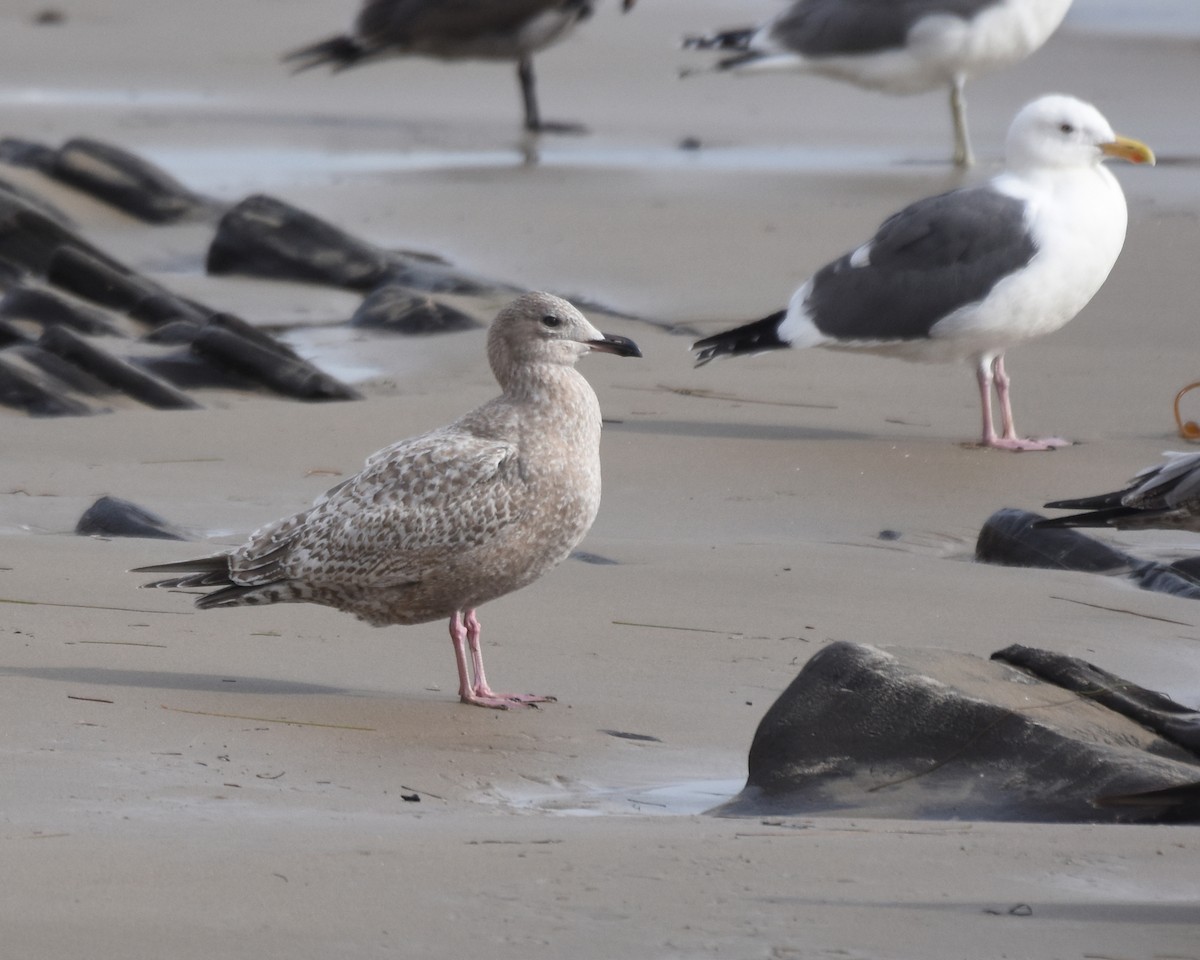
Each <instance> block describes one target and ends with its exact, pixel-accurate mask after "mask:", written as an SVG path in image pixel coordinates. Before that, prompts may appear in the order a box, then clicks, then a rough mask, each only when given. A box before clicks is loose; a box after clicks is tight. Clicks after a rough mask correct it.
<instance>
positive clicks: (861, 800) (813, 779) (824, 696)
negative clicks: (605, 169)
mask: <svg viewBox="0 0 1200 960" xmlns="http://www.w3.org/2000/svg"><path fill="white" fill-rule="evenodd" d="M749 771H750V772H749V777H748V779H747V781H746V786H745V788H744V789H743V790H742V792H741V793H740V794H738V796H736V797H735V798H734V799H733V800H731V801H729V802H728V803H727V804H724V805H723V806H721V807H718V808H717V809H716V810H715V811H713V812H715V813H718V814H725V815H742V816H762V815H768V814H769V815H781V814H782V815H811V814H814V813H833V814H839V815H853V816H878V817H903V818H914V817H915V818H937V819H984V820H1020V821H1045V822H1053V821H1057V822H1163V821H1178V820H1187V821H1193V820H1200V806H1198V805H1197V804H1196V803H1195V802H1192V803H1190V804H1189V803H1187V802H1185V801H1183V800H1181V799H1180V793H1182V794H1183V796H1184V797H1185V798H1186V796H1188V795H1189V791H1194V790H1195V788H1196V786H1197V785H1198V784H1200V764H1197V763H1196V762H1195V758H1194V757H1193V756H1192V755H1191V754H1190V753H1189V752H1188V751H1186V750H1184V749H1183V748H1181V747H1179V746H1177V745H1176V744H1174V743H1171V742H1170V741H1168V740H1166V739H1164V738H1162V737H1159V736H1156V735H1155V734H1153V733H1152V732H1151V731H1149V730H1147V729H1146V728H1145V727H1143V726H1141V725H1140V724H1138V723H1135V722H1133V721H1132V720H1130V719H1129V718H1128V717H1125V716H1122V715H1121V714H1119V713H1116V712H1114V711H1112V710H1109V709H1107V708H1106V707H1104V706H1102V705H1100V704H1099V703H1096V702H1095V701H1094V700H1093V699H1091V698H1090V697H1088V696H1080V697H1078V698H1077V699H1073V700H1072V699H1070V698H1069V697H1065V696H1064V690H1063V689H1062V688H1060V687H1058V686H1053V685H1050V684H1046V683H1041V682H1039V681H1037V680H1036V679H1033V678H1031V677H1030V676H1029V675H1028V674H1027V673H1025V672H1023V671H1020V670H1017V669H1015V668H1013V667H1010V666H1008V665H1006V664H1002V663H999V662H996V661H987V660H982V659H980V658H978V657H973V656H968V655H966V654H959V653H954V652H952V651H948V650H927V649H926V650H918V649H905V650H900V649H895V650H891V651H887V652H885V651H883V650H880V649H876V648H874V647H866V646H859V645H856V644H850V643H834V644H831V645H830V646H828V647H826V648H825V649H823V650H821V651H820V652H819V653H817V654H816V655H815V656H814V657H812V659H810V660H809V661H808V663H807V664H805V666H804V668H803V670H801V672H800V674H799V675H798V676H797V677H796V679H795V680H794V681H793V682H792V683H791V685H790V686H789V687H788V688H787V690H785V691H784V692H783V693H782V694H781V695H780V696H779V699H778V700H776V702H775V703H774V704H773V705H772V706H771V708H770V709H769V710H768V711H767V713H766V715H765V716H764V717H763V719H762V722H761V723H760V724H759V727H758V730H757V732H756V733H755V735H754V742H753V744H752V746H751V748H750V762H749ZM1164 790H1166V791H1171V793H1170V795H1169V796H1168V797H1167V798H1166V799H1164V800H1163V801H1162V802H1160V803H1155V802H1153V800H1151V799H1147V798H1149V797H1151V795H1152V792H1154V791H1164ZM1131 797H1137V798H1138V800H1137V801H1136V802H1134V801H1130V802H1122V801H1123V800H1126V799H1128V798H1131Z"/></svg>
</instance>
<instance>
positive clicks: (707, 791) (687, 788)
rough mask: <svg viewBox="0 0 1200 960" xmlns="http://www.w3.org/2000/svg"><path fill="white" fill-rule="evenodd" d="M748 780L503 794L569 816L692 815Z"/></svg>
mask: <svg viewBox="0 0 1200 960" xmlns="http://www.w3.org/2000/svg"><path fill="white" fill-rule="evenodd" d="M744 783H745V780H744V779H741V778H739V779H736V780H684V781H681V782H679V783H668V784H661V785H659V786H652V787H645V786H642V787H593V788H591V789H574V790H571V791H568V792H566V793H553V794H551V793H534V792H529V793H524V792H519V791H510V790H504V791H501V792H500V797H501V799H502V800H503V802H505V803H507V804H510V805H511V806H514V807H517V808H518V809H525V810H530V811H536V812H538V813H552V814H559V815H565V816H576V817H608V816H621V815H636V816H691V815H694V814H699V813H704V812H705V811H707V810H711V809H712V808H713V807H715V806H717V805H719V804H722V803H724V802H725V801H726V800H728V799H730V798H731V797H732V796H734V795H735V794H736V793H737V792H738V791H740V790H741V789H742V786H743V785H744ZM579 786H585V785H579Z"/></svg>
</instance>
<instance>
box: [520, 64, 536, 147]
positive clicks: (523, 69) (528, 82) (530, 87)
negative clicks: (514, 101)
mask: <svg viewBox="0 0 1200 960" xmlns="http://www.w3.org/2000/svg"><path fill="white" fill-rule="evenodd" d="M517 80H518V82H520V84H521V102H522V103H523V104H525V129H526V130H530V131H537V130H541V129H542V119H541V116H540V115H539V114H538V104H537V89H536V88H535V86H534V84H535V82H536V81H535V80H534V76H533V59H532V58H531V57H522V58H521V59H520V60H518V61H517Z"/></svg>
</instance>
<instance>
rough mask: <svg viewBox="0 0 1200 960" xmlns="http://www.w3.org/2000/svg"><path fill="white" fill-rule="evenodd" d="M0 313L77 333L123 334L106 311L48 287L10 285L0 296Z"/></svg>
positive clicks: (8, 316)
mask: <svg viewBox="0 0 1200 960" xmlns="http://www.w3.org/2000/svg"><path fill="white" fill-rule="evenodd" d="M0 317H7V318H12V319H18V320H31V321H33V322H34V323H37V324H39V325H40V326H41V327H42V328H43V329H44V328H46V327H52V326H64V327H70V328H71V329H73V330H78V331H79V332H80V333H106V334H111V335H113V336H124V332H123V331H122V330H121V328H120V327H119V326H118V325H117V324H116V323H115V322H114V321H113V318H112V317H111V316H109V314H107V313H106V312H105V311H103V310H100V309H97V308H96V307H93V306H91V305H90V304H87V303H84V302H83V301H82V300H78V299H76V298H75V297H72V296H69V295H68V294H65V293H62V292H60V291H57V290H53V289H51V288H49V287H39V286H28V285H19V286H14V287H11V288H10V289H9V290H8V292H7V293H5V294H4V296H3V297H2V298H0Z"/></svg>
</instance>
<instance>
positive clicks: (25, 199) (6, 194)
mask: <svg viewBox="0 0 1200 960" xmlns="http://www.w3.org/2000/svg"><path fill="white" fill-rule="evenodd" d="M6 142H7V141H4V140H0V152H2V151H3V145H4V144H5V143H6ZM0 162H3V157H0ZM0 197H3V198H5V199H8V200H13V201H17V202H19V203H21V204H23V205H24V206H27V207H33V208H34V209H35V210H37V211H38V213H40V214H42V215H43V216H45V217H49V218H50V219H51V220H53V221H54V222H55V223H57V224H59V225H60V226H62V227H66V228H67V229H68V230H74V229H75V222H74V221H73V220H72V219H71V218H70V217H69V216H67V215H66V213H64V212H63V211H62V210H60V209H59V208H58V207H56V206H55V205H54V204H53V203H51V202H50V201H49V200H47V199H46V198H45V197H43V196H42V195H41V194H38V193H34V192H33V191H32V190H26V189H25V188H24V187H22V186H19V185H18V184H15V183H12V182H10V181H8V180H4V179H0Z"/></svg>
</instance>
